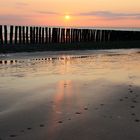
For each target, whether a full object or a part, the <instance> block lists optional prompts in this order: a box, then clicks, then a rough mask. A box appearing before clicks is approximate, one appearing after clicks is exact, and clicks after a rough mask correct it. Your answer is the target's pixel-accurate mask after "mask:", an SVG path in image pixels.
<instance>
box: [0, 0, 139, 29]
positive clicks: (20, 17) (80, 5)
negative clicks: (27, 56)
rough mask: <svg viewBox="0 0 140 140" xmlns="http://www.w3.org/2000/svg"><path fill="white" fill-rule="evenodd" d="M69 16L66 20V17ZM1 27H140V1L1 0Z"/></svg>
mask: <svg viewBox="0 0 140 140" xmlns="http://www.w3.org/2000/svg"><path fill="white" fill-rule="evenodd" d="M67 14H68V15H70V17H71V18H70V19H69V20H66V19H65V18H64V16H65V15H67ZM0 22H1V24H16V25H21V24H22V25H45V26H92V27H140V0H134V1H132V0H117V1H114V0H20V1H19V0H0Z"/></svg>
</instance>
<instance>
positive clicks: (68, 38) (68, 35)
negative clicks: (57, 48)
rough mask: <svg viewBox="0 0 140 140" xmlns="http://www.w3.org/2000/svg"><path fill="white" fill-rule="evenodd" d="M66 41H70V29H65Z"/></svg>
mask: <svg viewBox="0 0 140 140" xmlns="http://www.w3.org/2000/svg"><path fill="white" fill-rule="evenodd" d="M66 43H70V29H66Z"/></svg>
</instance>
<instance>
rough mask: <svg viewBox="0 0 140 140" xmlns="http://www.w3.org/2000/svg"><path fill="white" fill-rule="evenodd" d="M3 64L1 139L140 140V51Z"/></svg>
mask: <svg viewBox="0 0 140 140" xmlns="http://www.w3.org/2000/svg"><path fill="white" fill-rule="evenodd" d="M0 60H2V62H4V61H5V60H6V61H7V63H6V64H5V63H2V64H0V140H140V49H126V50H123V49H122V50H121V49H118V50H103V51H102V50H98V51H97V50H95V51H69V52H64V51H63V52H59V53H56V52H48V53H46V52H42V53H41V52H36V53H17V54H7V55H0ZM11 60H14V61H13V62H12V63H11ZM15 60H16V61H15Z"/></svg>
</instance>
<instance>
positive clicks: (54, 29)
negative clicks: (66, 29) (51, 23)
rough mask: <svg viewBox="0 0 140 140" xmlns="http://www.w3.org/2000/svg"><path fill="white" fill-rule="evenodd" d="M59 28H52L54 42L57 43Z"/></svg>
mask: <svg viewBox="0 0 140 140" xmlns="http://www.w3.org/2000/svg"><path fill="white" fill-rule="evenodd" d="M56 30H57V29H56V28H52V42H53V43H56V41H57V31H56Z"/></svg>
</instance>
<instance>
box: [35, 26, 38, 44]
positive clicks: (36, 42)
mask: <svg viewBox="0 0 140 140" xmlns="http://www.w3.org/2000/svg"><path fill="white" fill-rule="evenodd" d="M35 34H36V41H35V42H36V44H38V27H36V33H35Z"/></svg>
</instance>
